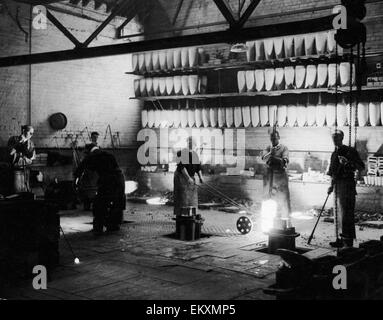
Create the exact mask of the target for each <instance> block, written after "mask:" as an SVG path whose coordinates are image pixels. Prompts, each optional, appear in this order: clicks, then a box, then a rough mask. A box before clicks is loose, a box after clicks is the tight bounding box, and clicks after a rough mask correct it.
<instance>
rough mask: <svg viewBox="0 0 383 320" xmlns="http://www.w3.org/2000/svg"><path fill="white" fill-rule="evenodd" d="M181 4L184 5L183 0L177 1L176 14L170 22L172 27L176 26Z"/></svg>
mask: <svg viewBox="0 0 383 320" xmlns="http://www.w3.org/2000/svg"><path fill="white" fill-rule="evenodd" d="M183 3H184V0H178V4H177V9H176V12H175V14H174V17H173V20H172V25H173V26H174V25H175V24H176V21H177V18H178V15H179V14H180V11H181V7H182V4H183Z"/></svg>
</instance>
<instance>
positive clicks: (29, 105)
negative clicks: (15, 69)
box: [27, 5, 33, 125]
mask: <svg viewBox="0 0 383 320" xmlns="http://www.w3.org/2000/svg"><path fill="white" fill-rule="evenodd" d="M32 14H33V5H30V6H29V54H32ZM28 78H29V79H28V86H29V88H28V111H27V123H28V124H30V125H31V124H32V65H31V64H29V65H28Z"/></svg>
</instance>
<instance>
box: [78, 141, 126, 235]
mask: <svg viewBox="0 0 383 320" xmlns="http://www.w3.org/2000/svg"><path fill="white" fill-rule="evenodd" d="M85 169H89V170H93V171H95V172H96V173H97V174H98V180H97V194H96V196H95V199H94V202H93V232H94V234H95V235H100V234H102V233H103V232H104V226H105V227H106V231H109V232H110V231H118V230H119V229H120V225H121V223H122V218H123V210H124V209H125V207H126V199H125V179H124V175H123V173H122V171H121V169H120V168H119V166H118V164H117V161H116V159H115V157H114V156H113V155H112V154H110V153H108V152H106V151H101V150H100V149H99V147H97V146H94V147H93V148H92V149H91V150H90V154H89V156H87V157H86V158H85V159H84V160H83V161H82V162H81V163H80V165H79V167H78V169H77V170H76V172H75V183H76V184H77V182H78V179H79V177H80V176H81V175H82V174H83V172H84V170H85Z"/></svg>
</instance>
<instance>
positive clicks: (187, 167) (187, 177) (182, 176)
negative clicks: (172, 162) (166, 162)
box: [173, 137, 202, 215]
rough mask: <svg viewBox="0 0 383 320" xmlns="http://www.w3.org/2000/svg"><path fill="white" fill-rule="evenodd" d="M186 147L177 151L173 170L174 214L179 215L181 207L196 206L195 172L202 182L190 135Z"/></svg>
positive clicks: (193, 143)
mask: <svg viewBox="0 0 383 320" xmlns="http://www.w3.org/2000/svg"><path fill="white" fill-rule="evenodd" d="M187 144H188V148H185V149H183V150H181V151H178V152H177V157H178V159H179V161H178V164H177V169H176V171H175V172H174V179H173V182H174V192H173V196H174V214H175V215H180V214H181V209H182V208H183V207H195V208H198V190H197V185H196V181H195V174H197V175H198V177H199V180H200V183H202V176H201V164H200V160H199V157H198V154H197V153H196V152H195V151H194V148H195V142H194V141H193V139H192V137H189V138H188V139H187Z"/></svg>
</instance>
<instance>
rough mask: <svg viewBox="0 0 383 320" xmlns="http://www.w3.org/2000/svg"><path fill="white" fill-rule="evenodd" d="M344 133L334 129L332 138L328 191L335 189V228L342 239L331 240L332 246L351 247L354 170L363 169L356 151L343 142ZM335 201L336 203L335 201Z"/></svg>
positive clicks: (353, 229)
mask: <svg viewBox="0 0 383 320" xmlns="http://www.w3.org/2000/svg"><path fill="white" fill-rule="evenodd" d="M343 138H344V133H343V132H342V131H340V130H336V131H335V132H334V133H333V135H332V139H333V141H334V145H335V151H334V152H333V153H332V155H331V161H330V167H329V171H328V173H327V174H328V175H329V176H331V186H330V187H329V189H328V193H332V192H333V191H334V190H335V195H334V205H336V207H337V220H338V225H337V226H336V227H337V228H340V231H341V233H340V236H341V239H342V241H341V242H340V241H338V239H336V240H337V241H336V242H331V243H330V245H331V246H334V247H343V246H345V247H352V246H353V241H354V239H355V237H356V234H355V221H354V219H355V217H354V211H355V196H356V182H355V172H356V171H357V170H358V171H361V170H363V169H364V167H365V166H364V163H363V161H362V160H361V158H360V156H359V153H358V151H356V150H355V149H354V148H352V147H348V146H345V145H344V144H343ZM335 202H336V203H335Z"/></svg>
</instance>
